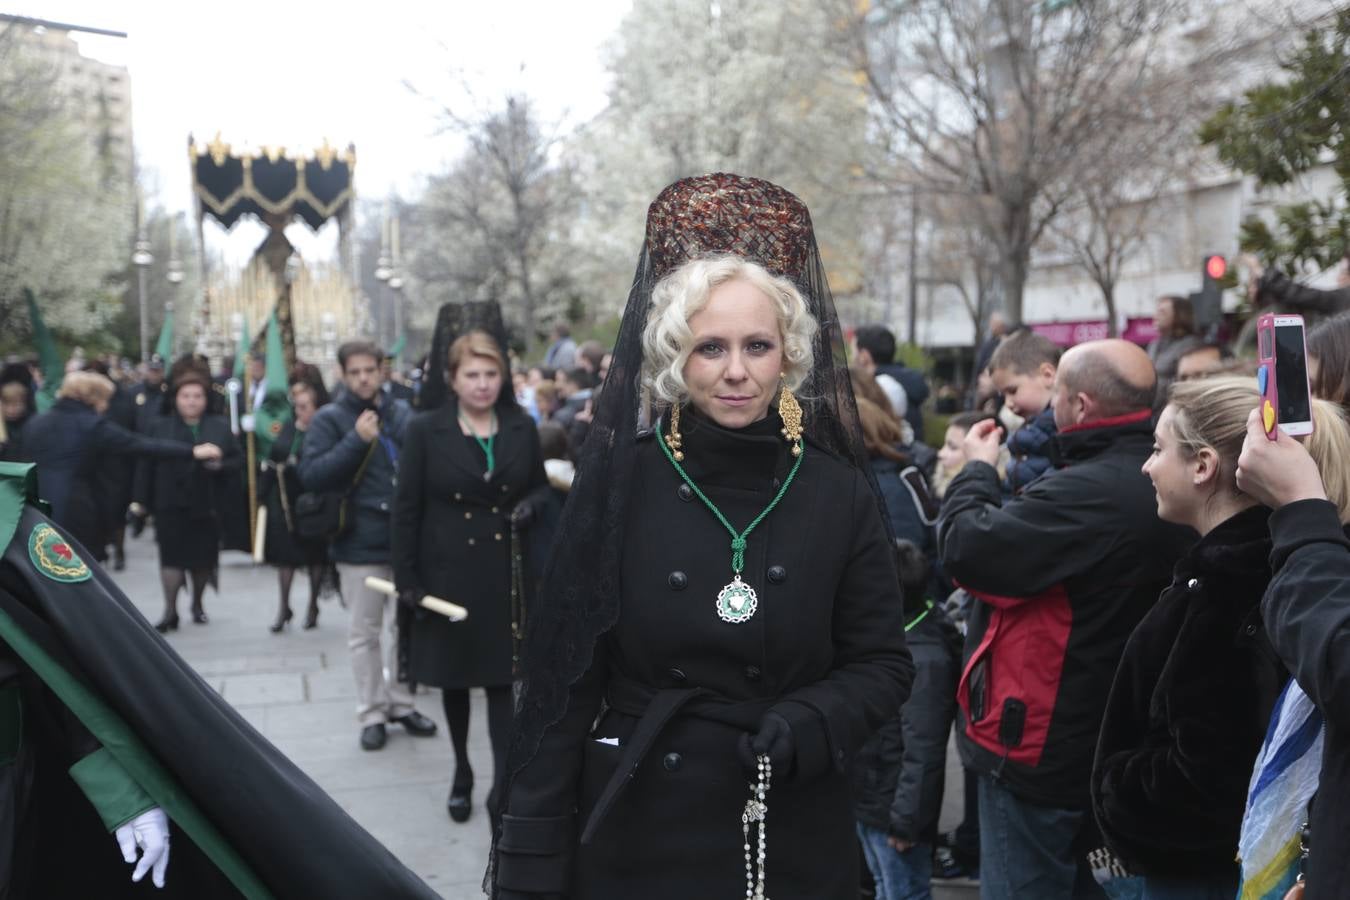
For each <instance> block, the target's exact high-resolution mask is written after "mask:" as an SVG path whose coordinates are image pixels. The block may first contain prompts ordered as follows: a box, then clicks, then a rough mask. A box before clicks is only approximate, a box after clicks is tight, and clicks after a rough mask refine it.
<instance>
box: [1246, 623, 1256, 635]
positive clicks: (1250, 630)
mask: <svg viewBox="0 0 1350 900" xmlns="http://www.w3.org/2000/svg"><path fill="white" fill-rule="evenodd" d="M1255 634H1256V625H1255V624H1252V625H1248V626H1247V637H1253V636H1255Z"/></svg>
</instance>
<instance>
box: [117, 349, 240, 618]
mask: <svg viewBox="0 0 1350 900" xmlns="http://www.w3.org/2000/svg"><path fill="white" fill-rule="evenodd" d="M174 368H175V371H174V372H173V373H172V375H171V376H170V379H169V383H170V384H169V394H168V397H167V398H166V399H167V402H168V403H169V404H171V407H170V411H169V412H168V414H166V415H163V416H160V417H159V418H158V419H157V420H156V421H155V422H154V424H153V425H152V426H151V431H150V434H151V436H152V437H158V438H166V439H171V440H176V441H182V442H184V443H188V444H193V445H196V444H214V445H216V446H218V447H220V448H221V450H222V451H224V456H223V457H221V458H220V459H219V460H211V461H207V462H199V461H197V460H192V459H185V460H177V459H166V460H156V459H142V460H140V461H139V463H138V464H137V466H136V482H135V485H134V488H133V492H132V496H133V498H134V500H135V502H134V503H133V504H132V506H133V512H137V513H143V512H144V511H146V510H148V511H149V512H151V513H153V514H154V517H155V542H156V543H157V544H159V578H160V584H161V586H162V587H163V589H164V615H163V617H162V618H161V619H160V621H159V622H158V624H156V625H155V627H156V628H157V629H159V630H160V632H166V631H172V630H175V629H177V628H178V592H179V591H181V590H182V589H183V588H184V587H186V586H187V582H188V574H189V573H191V575H192V621H193V622H196V623H197V624H198V625H205V624H206V622H207V618H206V610H205V608H204V607H203V605H202V600H203V597H204V596H205V594H206V587H207V585H208V584H211V585H213V584H215V583H216V570H217V567H218V565H219V561H220V534H221V527H220V515H221V508H222V505H223V503H224V501H225V497H224V496H223V494H224V490H223V483H224V482H223V479H224V477H225V476H226V475H227V474H228V473H230V472H232V471H235V470H237V469H238V468H239V467H240V466H241V465H242V459H241V457H240V454H239V445H238V443H236V442H235V440H234V436H233V435H231V434H230V424H229V422H227V421H225V419H224V418H223V417H221V416H213V415H208V414H207V412H206V404H207V399H208V396H209V394H210V391H211V377H210V374H209V373H208V372H204V371H202V370H201V369H199V368H198V367H197V366H196V365H195V364H193V363H192V362H191V361H189V360H180V361H179V364H176V365H175V366H174Z"/></svg>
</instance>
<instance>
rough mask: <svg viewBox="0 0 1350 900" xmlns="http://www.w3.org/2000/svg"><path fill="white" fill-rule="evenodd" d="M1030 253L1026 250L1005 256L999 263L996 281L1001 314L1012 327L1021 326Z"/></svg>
mask: <svg viewBox="0 0 1350 900" xmlns="http://www.w3.org/2000/svg"><path fill="white" fill-rule="evenodd" d="M1030 255H1031V254H1030V253H1029V252H1028V251H1026V250H1021V251H1016V252H1013V253H1008V254H1005V255H1004V257H1003V259H1002V260H1000V261H999V267H998V281H999V287H1001V288H1002V289H1003V290H1002V293H1003V314H1004V315H1005V316H1007V317H1008V322H1009V323H1010V324H1013V325H1021V324H1023V320H1022V291H1023V289H1024V288H1025V287H1026V283H1027V267H1028V264H1029V257H1030Z"/></svg>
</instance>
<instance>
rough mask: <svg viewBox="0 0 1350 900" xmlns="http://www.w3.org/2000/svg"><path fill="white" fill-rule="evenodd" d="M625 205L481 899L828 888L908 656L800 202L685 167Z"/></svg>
mask: <svg viewBox="0 0 1350 900" xmlns="http://www.w3.org/2000/svg"><path fill="white" fill-rule="evenodd" d="M647 221H648V227H647V237H646V246H645V249H644V254H643V258H642V260H641V262H640V263H639V269H638V272H639V278H638V281H637V282H636V283H635V285H634V290H633V293H632V295H630V299H629V306H628V310H627V311H626V312H625V319H624V323H623V324H622V326H621V328H620V337H619V340H618V342H617V344H616V347H615V353H614V361H613V364H612V366H611V368H610V372H609V375H608V379H607V382H606V386H605V389H604V391H603V393H602V401H601V403H600V405H599V407H598V409H597V411H596V416H595V422H594V424H593V426H592V430H591V436H590V439H589V441H588V443H587V447H586V448H585V449H584V450H583V451H582V459H581V464H580V466H579V471H578V475H577V480H576V484H575V486H574V488H573V490H572V493H571V495H570V496H569V498H568V502H567V507H566V509H565V510H564V513H563V520H562V523H561V525H560V527H559V541H558V543H557V544H556V545H555V548H554V553H553V556H552V558H551V561H550V564H549V567H548V571H547V573H546V575H545V580H544V593H543V594H542V595H541V597H540V601H539V603H538V605H537V608H536V611H534V612H533V613H532V617H531V620H530V623H529V630H528V632H527V646H526V651H525V654H524V656H523V660H524V668H523V674H524V681H523V686H522V696H521V704H520V710H521V711H520V713H519V715H518V717H517V733H516V740H515V743H514V744H513V759H514V760H515V761H516V766H515V768H514V769H513V777H512V781H511V783H510V788H509V794H508V803H507V807H506V810H505V813H506V814H505V815H504V816H503V822H502V828H501V831H500V834H499V835H498V838H497V842H496V847H495V857H494V871H493V873H492V877H493V888H494V890H495V896H497V897H499V898H510V900H518V898H522V897H530V898H539V897H557V896H564V897H567V898H570V900H598V898H599V900H610V898H614V900H617V898H632V897H642V898H645V900H677V898H678V900H688V898H691V897H695V898H701V897H708V898H711V897H731V896H746V897H756V898H758V897H764V896H772V897H773V898H774V900H798V898H800V900H806V898H810V900H855V898H856V897H857V896H858V883H859V873H858V844H857V838H856V835H855V831H854V818H853V811H852V808H851V803H850V795H849V784H848V778H847V775H846V774H845V773H846V771H847V768H848V765H849V762H850V760H851V758H852V756H853V755H854V754H855V753H856V752H857V750H858V749H859V747H860V746H861V745H862V743H863V742H864V741H865V740H866V739H867V738H868V737H869V736H870V734H871V733H872V732H873V731H874V730H875V729H876V728H878V727H879V726H880V725H881V724H882V723H883V722H885V721H887V720H889V719H891V718H893V717H894V716H895V714H896V711H897V710H898V709H899V708H900V704H901V703H902V702H903V700H904V699H905V697H906V695H907V694H908V690H909V684H910V680H911V678H912V676H913V664H912V662H911V660H910V656H909V653H908V651H907V650H906V647H905V641H904V617H903V606H902V603H901V598H900V591H899V586H898V584H897V581H896V575H895V566H894V562H893V558H892V550H891V544H890V538H889V535H888V532H887V529H886V526H885V524H884V522H883V519H882V515H881V512H880V507H879V501H878V497H877V495H876V493H875V491H874V488H873V484H872V482H871V480H870V478H869V469H868V465H867V458H866V452H865V450H863V449H862V446H861V440H860V438H859V436H858V433H857V430H856V429H857V419H856V413H855V412H854V411H853V408H852V392H851V390H850V388H849V384H848V381H847V377H848V376H847V372H846V371H845V370H844V369H843V367H842V364H835V362H834V360H835V359H839V360H842V353H840V355H839V356H835V355H834V353H835V351H836V350H841V349H842V336H841V335H840V334H839V333H838V328H837V324H836V323H837V319H836V318H835V317H834V310H833V306H832V304H831V303H830V299H829V294H828V288H827V287H826V286H825V285H824V279H823V270H822V269H821V268H820V262H819V258H818V255H817V251H816V250H815V245H814V239H813V238H812V236H811V226H810V217H809V214H808V213H807V212H806V209H805V207H804V206H803V205H802V204H801V201H799V200H798V199H797V198H796V197H794V196H792V195H791V194H789V193H788V192H786V191H784V190H783V189H782V188H779V187H777V186H776V185H772V184H769V183H767V182H763V181H759V180H757V179H749V178H742V177H740V176H733V175H709V176H700V177H698V178H691V179H686V180H684V181H681V182H677V183H676V184H674V185H671V186H670V187H668V188H667V189H666V190H665V191H663V192H662V194H661V196H659V197H658V198H657V200H656V202H655V203H653V204H652V207H651V210H650V211H649V213H648V220H647ZM817 323H819V325H818V324H817ZM797 390H802V393H803V395H804V396H805V397H806V398H808V399H807V401H806V403H809V404H810V410H809V411H805V418H804V419H803V417H802V414H803V412H804V411H803V410H802V408H801V405H799V404H798V403H797V401H796V399H795V397H794V393H793V392H794V391H797ZM643 397H646V398H650V399H651V400H653V401H655V403H656V404H658V408H657V410H655V411H654V412H655V414H654V415H652V417H651V418H649V419H645V421H646V422H650V423H652V424H651V425H650V426H648V427H645V428H643V427H641V426H640V425H639V410H640V409H641V408H642V406H643V404H642V398H643ZM803 405H804V404H803ZM658 415H659V418H657V416H658ZM635 434H636V437H635ZM733 533H734V534H735V535H736V536H735V538H734V539H732V538H731V535H732V534H733ZM559 701H561V702H559ZM765 829H767V831H766V830H765Z"/></svg>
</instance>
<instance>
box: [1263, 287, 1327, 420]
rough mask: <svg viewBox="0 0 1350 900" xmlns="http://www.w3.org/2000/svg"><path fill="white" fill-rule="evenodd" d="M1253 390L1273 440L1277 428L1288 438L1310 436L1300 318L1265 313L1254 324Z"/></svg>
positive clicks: (1305, 350)
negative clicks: (1258, 394)
mask: <svg viewBox="0 0 1350 900" xmlns="http://www.w3.org/2000/svg"><path fill="white" fill-rule="evenodd" d="M1256 348H1257V360H1258V362H1259V363H1260V367H1259V368H1258V369H1257V370H1256V386H1257V387H1258V388H1259V389H1260V391H1261V424H1262V425H1263V426H1265V429H1266V437H1268V438H1270V439H1271V440H1272V441H1273V440H1275V429H1276V428H1279V429H1280V430H1282V431H1283V432H1284V433H1285V434H1287V435H1290V436H1291V437H1300V436H1302V435H1308V434H1312V432H1313V422H1312V399H1311V398H1312V392H1311V390H1310V389H1309V387H1308V345H1307V340H1306V338H1305V336H1304V328H1303V317H1302V316H1282V315H1277V314H1274V313H1266V314H1264V315H1262V316H1261V318H1259V319H1257V320H1256Z"/></svg>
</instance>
